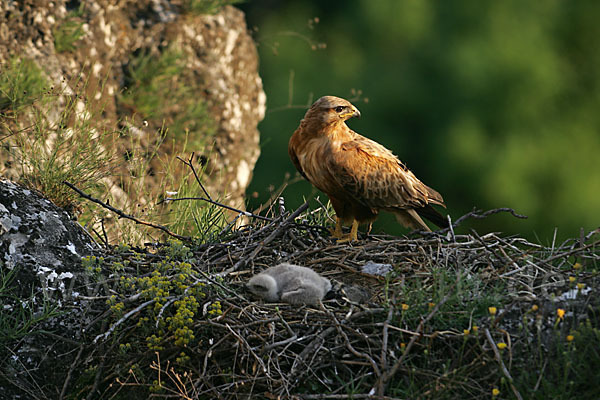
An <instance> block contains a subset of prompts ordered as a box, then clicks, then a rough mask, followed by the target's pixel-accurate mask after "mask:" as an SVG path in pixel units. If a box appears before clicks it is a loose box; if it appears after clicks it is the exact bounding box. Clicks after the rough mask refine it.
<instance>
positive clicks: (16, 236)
mask: <svg viewBox="0 0 600 400" xmlns="http://www.w3.org/2000/svg"><path fill="white" fill-rule="evenodd" d="M94 246H95V245H94V243H93V241H92V240H91V238H90V237H89V236H88V235H87V234H86V233H85V231H84V230H83V229H82V228H81V226H80V225H79V224H77V223H76V222H74V221H73V220H72V219H71V217H70V216H69V214H68V213H67V212H65V211H64V210H62V209H60V208H58V207H56V206H55V205H54V204H52V203H51V202H50V201H48V200H46V199H45V198H44V197H42V196H41V195H40V194H39V193H37V192H35V191H32V190H29V189H26V188H24V187H21V186H19V185H16V184H14V183H13V182H10V181H6V180H0V254H1V257H2V258H1V260H0V264H2V268H3V270H4V271H6V273H8V271H12V270H16V273H15V276H14V278H13V279H14V281H13V284H12V285H11V286H13V287H15V288H18V290H19V293H18V294H20V295H22V296H23V298H27V297H29V296H31V295H32V294H34V295H38V294H39V295H40V296H42V297H40V300H52V299H55V298H56V299H57V300H60V299H63V298H66V297H70V296H71V293H70V292H69V291H70V288H71V287H72V282H73V280H74V278H75V274H76V273H77V272H79V271H78V270H79V268H80V267H79V266H80V264H81V259H82V257H84V256H87V255H90V254H91V253H92V251H93V249H94ZM74 267H76V268H77V270H74ZM5 307H6V304H5Z"/></svg>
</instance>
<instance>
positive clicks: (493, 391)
mask: <svg viewBox="0 0 600 400" xmlns="http://www.w3.org/2000/svg"><path fill="white" fill-rule="evenodd" d="M499 394H500V390H499V389H498V388H493V389H492V396H498V395H499Z"/></svg>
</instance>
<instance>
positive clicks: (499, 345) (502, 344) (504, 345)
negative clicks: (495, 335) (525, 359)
mask: <svg viewBox="0 0 600 400" xmlns="http://www.w3.org/2000/svg"><path fill="white" fill-rule="evenodd" d="M496 346H498V348H499V349H500V350H504V349H505V348H506V343H504V342H500V343H498V344H497V345H496Z"/></svg>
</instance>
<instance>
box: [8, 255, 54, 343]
mask: <svg viewBox="0 0 600 400" xmlns="http://www.w3.org/2000/svg"><path fill="white" fill-rule="evenodd" d="M17 271H18V270H17V268H13V269H8V268H4V267H2V268H1V269H0V304H2V305H3V307H4V309H3V310H2V312H1V313H0V345H2V346H3V344H4V343H14V342H15V341H16V340H19V339H21V338H23V337H25V336H28V335H31V334H35V333H36V326H37V325H38V324H39V323H41V322H42V321H45V320H47V319H49V318H52V317H55V316H57V315H59V314H60V313H59V312H58V307H57V306H51V305H50V304H49V303H47V302H45V301H44V302H43V303H42V304H39V301H36V299H34V297H33V295H32V296H31V297H30V298H29V299H23V298H21V297H19V296H17V295H15V294H14V293H13V289H12V285H14V279H15V276H16V274H17Z"/></svg>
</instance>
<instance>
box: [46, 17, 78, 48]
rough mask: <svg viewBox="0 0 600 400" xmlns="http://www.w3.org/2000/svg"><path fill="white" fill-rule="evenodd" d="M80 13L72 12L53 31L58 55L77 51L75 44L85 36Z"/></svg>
mask: <svg viewBox="0 0 600 400" xmlns="http://www.w3.org/2000/svg"><path fill="white" fill-rule="evenodd" d="M80 14H81V13H80V12H77V11H76V12H72V13H70V14H69V15H68V16H67V18H66V19H65V20H64V21H63V22H62V23H61V24H59V25H57V26H55V27H54V29H52V34H53V35H54V49H55V50H56V51H57V52H58V53H63V52H67V51H73V50H75V48H76V47H75V42H77V41H78V40H79V39H81V38H82V37H83V35H85V32H84V31H83V22H82V21H81V20H80V18H79V15H80Z"/></svg>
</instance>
